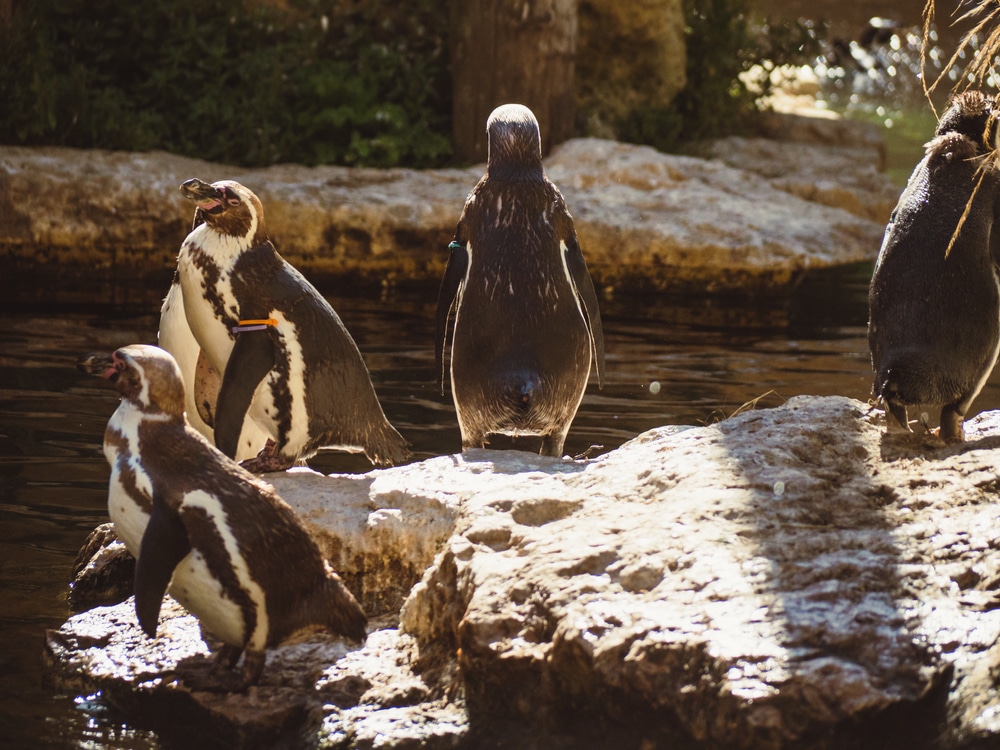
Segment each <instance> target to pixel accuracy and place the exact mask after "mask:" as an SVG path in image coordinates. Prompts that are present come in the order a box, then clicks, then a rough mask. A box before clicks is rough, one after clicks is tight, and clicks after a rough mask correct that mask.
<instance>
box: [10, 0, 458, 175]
mask: <svg viewBox="0 0 1000 750" xmlns="http://www.w3.org/2000/svg"><path fill="white" fill-rule="evenodd" d="M286 5H287V6H288V7H286V8H284V9H282V10H276V9H274V8H273V7H270V6H267V5H251V4H249V3H247V4H245V7H244V6H241V4H240V3H237V2H234V0H144V2H142V3H136V2H133V0H31V2H27V3H23V4H21V5H18V6H16V9H15V13H14V19H13V22H12V24H11V25H10V26H9V27H8V28H6V29H0V100H2V101H4V102H5V106H4V108H3V109H2V110H0V142H2V143H8V144H22V145H43V144H46V145H64V146H75V147H82V148H92V147H97V148H107V149H122V150H138V151H141V150H148V149H154V148H155V149H164V150H167V151H171V152H174V153H180V154H186V155H190V156H196V157H200V158H203V159H208V160H211V161H218V162H223V163H230V164H238V165H245V166H259V165H266V164H273V163H276V162H281V161H287V162H297V163H302V164H320V163H327V164H330V163H337V164H349V165H368V166H393V165H397V164H406V165H409V166H436V165H439V164H442V163H444V162H445V161H446V160H447V159H448V157H449V155H450V150H451V144H450V110H451V106H450V102H449V101H448V99H447V97H448V94H447V93H446V92H448V91H449V88H450V87H449V84H448V69H447V66H448V60H447V54H446V50H447V47H446V44H445V40H446V39H447V32H448V29H447V23H448V20H447V14H442V13H441V12H440V5H441V3H440V1H439V0H412V1H411V2H408V3H395V2H393V0H325V1H324V0H289V2H288V3H286Z"/></svg>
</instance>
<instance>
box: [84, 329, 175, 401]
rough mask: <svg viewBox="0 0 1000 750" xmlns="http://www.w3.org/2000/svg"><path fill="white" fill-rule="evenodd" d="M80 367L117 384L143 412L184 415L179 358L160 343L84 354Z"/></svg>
mask: <svg viewBox="0 0 1000 750" xmlns="http://www.w3.org/2000/svg"><path fill="white" fill-rule="evenodd" d="M77 367H78V368H79V369H80V370H82V371H83V372H86V373H88V374H90V375H99V376H100V377H103V378H106V379H107V380H110V381H111V382H112V383H114V385H115V388H117V389H118V392H119V393H120V394H121V395H122V398H124V399H126V400H128V401H130V402H131V403H133V404H135V405H136V406H137V407H139V408H140V409H141V410H142V411H148V412H161V413H163V414H167V415H169V416H172V417H180V418H182V419H183V417H184V381H183V380H182V378H181V368H180V367H179V366H178V365H177V361H176V360H175V359H174V358H173V357H172V356H171V355H170V354H169V353H168V352H166V351H164V350H163V349H161V348H160V347H158V346H148V345H146V344H133V345H131V346H123V347H122V348H121V349H118V350H117V351H115V352H113V353H111V354H85V355H84V356H83V357H81V358H80V360H79V361H78V362H77Z"/></svg>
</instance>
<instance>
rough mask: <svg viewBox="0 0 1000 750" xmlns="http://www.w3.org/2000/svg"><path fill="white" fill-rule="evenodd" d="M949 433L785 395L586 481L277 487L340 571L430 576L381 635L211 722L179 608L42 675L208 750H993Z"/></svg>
mask: <svg viewBox="0 0 1000 750" xmlns="http://www.w3.org/2000/svg"><path fill="white" fill-rule="evenodd" d="M966 430H967V434H968V435H969V440H968V441H967V442H966V443H964V444H962V445H945V444H943V443H942V442H941V441H940V440H939V439H938V438H936V437H932V436H927V435H925V436H920V435H911V434H903V433H891V434H887V433H886V432H885V424H884V417H883V415H882V413H881V412H879V411H876V410H873V409H871V408H870V407H869V406H867V405H865V404H862V403H860V402H857V401H854V400H851V399H846V398H839V397H829V398H811V397H798V398H795V399H792V400H790V401H788V402H787V403H786V404H785V405H784V406H782V407H780V408H777V409H771V410H761V411H750V412H745V413H743V414H740V415H738V416H736V417H733V418H730V419H728V420H725V421H723V422H720V423H718V424H714V425H710V426H704V427H696V428H687V429H684V428H660V429H657V430H653V431H651V432H648V433H645V434H643V435H641V436H639V437H638V438H636V439H634V440H633V441H631V442H629V443H627V444H625V445H623V446H622V447H621V448H619V449H617V450H615V451H612V452H610V453H608V454H606V455H604V456H601V457H599V458H597V459H594V460H590V461H570V460H558V459H551V458H545V457H540V456H535V455H530V454H525V453H516V452H503V451H470V452H468V453H466V454H464V455H461V456H450V457H442V458H437V459H432V460H430V461H426V462H423V463H419V464H414V465H411V466H404V467H397V468H392V469H385V470H379V471H375V472H371V473H370V474H369V475H365V476H363V477H359V478H354V479H351V480H347V479H345V478H344V477H339V476H338V477H331V478H328V479H327V478H318V477H316V476H315V475H313V474H294V473H293V474H288V475H285V476H284V477H281V481H282V482H283V484H282V486H281V490H282V492H283V493H284V494H285V496H286V498H289V499H290V500H291V502H292V503H293V505H295V506H296V507H298V508H299V510H300V511H301V512H303V513H304V514H305V515H306V516H307V517H308V518H309V519H310V522H311V523H313V524H315V525H317V527H319V526H322V527H323V528H324V532H323V533H324V534H327V535H329V537H330V539H328V541H327V545H328V546H327V548H328V549H331V548H332V547H331V545H333V546H336V545H337V544H340V545H341V546H342V547H343V549H342V551H341V558H340V559H341V560H347V559H350V558H351V557H352V554H353V552H352V551H351V549H350V548H351V547H354V546H357V547H360V548H366V549H368V551H369V553H368V554H369V557H368V559H375V558H376V557H377V555H376V551H377V550H380V551H379V552H378V554H380V555H382V559H384V560H385V561H386V562H385V564H386V565H387V566H388V567H392V565H393V564H395V563H393V560H396V559H397V558H398V559H400V560H405V561H406V562H404V563H400V569H406V570H415V569H416V568H417V567H419V565H418V564H417V562H416V561H417V560H418V559H428V557H433V559H432V561H431V563H430V565H429V567H428V568H427V570H426V572H425V573H424V575H423V577H422V580H421V581H420V582H419V584H418V585H416V586H415V587H414V588H413V590H412V592H411V593H410V594H409V596H408V598H407V600H406V603H405V605H404V606H403V609H402V614H401V618H400V624H399V627H396V623H395V621H393V620H392V619H391V618H390V619H386V620H383V621H382V622H381V623H376V629H375V632H373V633H372V634H371V635H370V637H369V639H368V643H367V644H365V646H364V647H363V648H361V649H355V650H351V651H345V649H344V648H343V645H342V644H337V643H333V644H330V643H325V642H322V641H316V640H311V641H307V642H306V643H305V644H299V645H293V646H288V647H283V648H281V649H276V650H274V651H273V652H271V654H270V655H269V659H268V665H267V668H266V670H265V673H264V679H263V681H262V684H261V686H260V687H259V688H256V689H254V690H252V691H251V692H250V693H248V694H247V695H246V696H233V697H231V698H219V697H212V696H207V695H206V694H201V693H190V691H187V690H186V689H185V688H184V687H183V685H182V684H181V683H180V682H178V680H177V679H176V675H181V676H183V674H184V673H185V671H186V670H197V669H203V668H204V654H205V652H206V649H207V647H206V645H205V642H204V641H203V640H202V638H201V636H200V634H199V632H198V628H197V624H196V623H195V621H194V620H193V619H192V618H190V616H188V615H186V614H185V613H184V612H183V610H180V609H179V608H175V609H171V610H170V616H169V618H168V619H167V621H166V622H165V623H163V624H161V633H165V634H167V635H169V639H167V638H162V637H161V638H160V639H158V640H157V641H148V640H147V639H143V638H142V637H141V633H140V631H139V630H138V627H137V626H136V625H135V621H134V614H133V612H132V611H131V609H130V606H129V604H128V603H126V604H123V605H119V606H118V607H112V608H106V609H95V610H92V611H91V612H88V613H86V614H83V615H79V616H77V617H74V618H73V619H71V620H70V621H69V622H67V623H66V624H65V625H64V626H63V627H62V628H61V629H60V630H59V631H54V632H53V633H52V634H50V636H49V639H48V648H47V653H48V656H49V659H50V660H51V662H52V665H53V674H54V675H55V676H56V678H57V680H58V681H59V682H61V683H62V684H65V685H68V686H70V687H75V688H77V689H81V690H91V691H92V690H97V689H99V690H101V691H102V694H103V695H104V696H105V697H106V699H107V700H109V701H110V702H112V703H114V704H115V705H119V706H121V707H123V708H125V709H126V710H128V711H130V712H133V713H132V714H130V715H141V716H144V717H159V720H160V721H165V722H167V723H168V724H169V725H170V726H172V727H173V728H174V729H175V730H176V729H178V728H180V727H183V726H184V724H185V721H187V720H191V721H193V719H194V717H196V716H197V717H198V720H199V721H202V722H208V723H209V724H211V725H212V726H215V727H216V728H218V730H219V731H220V732H222V733H223V734H224V735H225V736H226V737H228V738H235V740H233V741H232V742H231V744H232V745H233V746H238V745H240V744H242V746H254V742H257V741H259V740H260V738H261V737H274V736H279V735H281V736H285V735H287V734H288V733H289V732H298V733H300V734H302V733H306V734H307V735H308V737H309V739H310V741H311V742H315V743H316V744H319V745H320V746H324V747H345V748H346V747H400V746H421V747H429V748H443V747H449V748H450V747H456V746H462V747H476V746H501V747H527V748H530V747H539V748H541V747H566V748H569V747H667V746H683V747H704V748H718V747H726V748H754V749H757V748H839V747H852V748H882V747H908V748H930V747H945V748H980V747H992V746H996V744H997V743H1000V719H998V718H997V717H998V716H1000V692H998V690H997V685H996V674H997V673H998V670H1000V642H998V639H1000V606H998V604H1000V601H998V598H997V590H998V588H1000V584H998V581H1000V575H998V573H997V571H998V570H1000V544H998V543H997V542H996V539H995V537H996V529H997V524H998V522H1000V498H998V495H997V488H998V487H1000V469H998V468H997V467H998V466H1000V437H998V433H1000V414H998V413H991V414H988V415H982V416H980V417H979V418H977V419H974V420H970V421H969V422H968V423H967V425H966ZM325 482H328V483H329V487H328V491H326V492H324V489H323V485H324V483H325ZM345 482H347V483H353V484H351V487H352V488H353V489H352V488H347V489H345ZM299 484H301V487H302V490H303V491H302V492H301V493H299V492H297V491H296V490H295V487H296V485H299ZM342 504H343V505H346V506H351V507H356V509H355V510H350V511H348V512H347V513H346V515H338V514H340V511H339V510H337V508H338V506H340V505H342ZM366 505H367V508H365V506H366ZM364 510H366V512H367V516H366V515H365V512H364ZM347 517H355V518H356V519H357V520H355V521H353V522H347V521H345V520H344V518H347ZM365 517H367V518H369V519H371V522H370V524H368V522H364V521H362V520H361V519H363V518H365ZM389 519H392V520H389ZM411 521H412V524H410V522H411ZM365 525H370V526H371V528H372V529H377V528H378V527H379V526H385V527H387V528H391V529H392V533H389V534H385V535H380V534H378V533H372V534H370V536H369V537H368V538H367V539H366V538H365V533H366V532H365V531H364V529H363V528H362V529H361V530H360V531H359V528H360V527H361V526H365ZM407 525H413V526H415V527H417V528H414V529H411V530H406V529H405V527H406V526H407ZM421 528H424V529H426V532H422V531H421V530H420V529H421ZM331 540H336V541H331ZM442 540H443V541H442ZM435 547H439V551H438V552H437V553H436V554H430V553H431V548H435ZM411 548H412V549H411ZM414 550H416V552H415V553H414ZM372 565H373V568H377V567H378V566H377V565H375V564H374V563H373V564H372ZM378 575H381V573H379V574H378ZM355 584H357V581H355ZM363 585H364V586H367V585H368V584H363ZM303 654H308V656H306V657H304V656H303ZM178 707H179V708H178ZM240 717H244V718H240ZM250 717H252V718H253V721H250V720H249V719H250ZM268 717H271V718H268Z"/></svg>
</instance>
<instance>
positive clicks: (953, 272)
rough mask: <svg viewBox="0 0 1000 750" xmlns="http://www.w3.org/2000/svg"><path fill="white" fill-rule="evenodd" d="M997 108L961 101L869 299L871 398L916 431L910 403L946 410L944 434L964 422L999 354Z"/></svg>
mask: <svg viewBox="0 0 1000 750" xmlns="http://www.w3.org/2000/svg"><path fill="white" fill-rule="evenodd" d="M996 116H997V105H996V102H995V101H994V100H992V99H988V98H987V97H985V96H984V95H983V94H982V93H980V92H978V91H970V92H966V93H964V94H961V95H959V96H958V97H957V98H956V99H955V100H954V101H953V102H952V103H951V104H950V106H949V108H948V110H947V111H946V112H945V113H944V115H943V116H942V118H941V121H940V122H939V124H938V126H937V129H936V130H935V134H934V138H933V139H932V140H931V141H930V142H929V143H927V145H926V147H925V149H926V154H925V156H924V158H923V159H922V160H921V162H920V163H919V164H918V165H917V167H916V168H915V169H914V171H913V174H912V175H911V176H910V179H909V181H908V183H907V186H906V189H905V190H904V191H903V193H902V195H901V196H900V199H899V202H898V203H897V205H896V208H895V209H894V211H893V213H892V216H891V217H890V219H889V223H888V226H887V227H886V230H885V236H884V238H883V241H882V247H881V250H880V251H879V255H878V259H877V260H876V263H875V271H874V273H873V275H872V280H871V285H870V287H869V293H868V307H869V323H868V344H869V347H870V349H871V357H872V369H873V370H874V372H875V379H874V384H873V386H872V392H873V395H874V396H875V397H876V398H877V399H880V400H881V401H882V402H883V403H884V404H885V406H886V408H887V410H888V412H889V413H890V414H891V415H892V417H893V419H894V420H895V421H897V422H898V423H899V424H900V425H902V426H903V427H904V428H905V429H907V430H909V429H910V427H909V422H908V417H907V406H911V405H918V404H927V405H935V406H941V407H942V408H941V426H940V436H941V437H942V438H944V439H945V440H947V441H961V440H963V439H964V430H963V422H964V420H965V415H966V412H967V411H968V409H969V406H970V405H971V403H972V401H973V399H975V397H976V395H977V394H978V393H979V391H980V390H981V389H982V387H983V384H984V383H985V382H986V379H987V378H988V377H989V375H990V372H991V371H992V370H993V367H994V365H995V364H996V361H997V354H998V351H1000V280H998V276H997V267H996V262H997V260H1000V233H997V232H994V231H993V226H994V224H995V223H996V222H997V219H998V218H1000V201H998V198H1000V173H998V169H997V165H996V161H995V157H994V155H993V152H994V149H995V148H996V122H995V118H996Z"/></svg>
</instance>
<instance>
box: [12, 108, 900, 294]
mask: <svg viewBox="0 0 1000 750" xmlns="http://www.w3.org/2000/svg"><path fill="white" fill-rule="evenodd" d="M790 118H791V116H789V117H786V118H784V119H781V120H780V122H781V123H782V125H781V127H777V126H776V127H774V128H772V130H773V134H774V138H770V139H768V138H752V139H746V138H735V139H726V140H723V141H717V142H714V143H713V144H711V145H710V147H706V148H705V150H704V153H705V158H696V157H693V156H677V155H668V154H663V153H659V152H657V151H655V150H653V149H651V148H648V147H641V146H633V145H629V144H624V143H617V142H614V141H608V140H599V139H593V138H589V139H576V140H571V141H568V142H567V143H564V144H562V145H561V146H559V147H558V148H557V149H556V150H555V151H554V152H553V153H552V154H551V155H550V156H548V158H547V159H546V169H547V171H548V173H549V175H550V177H551V178H552V179H553V180H554V181H555V182H556V184H557V185H559V187H560V188H561V189H562V191H563V193H564V195H565V197H566V200H567V203H568V205H569V207H570V210H571V211H572V213H573V215H574V217H575V220H576V227H577V232H578V234H579V237H580V241H581V244H582V246H583V248H584V253H585V255H586V257H587V262H588V264H589V266H590V269H591V273H592V275H593V276H594V279H595V282H596V283H597V284H598V286H599V287H604V288H608V289H626V290H640V291H641V290H669V291H679V292H690V291H695V292H698V293H704V292H706V291H715V292H732V291H737V290H739V291H744V292H746V291H750V292H761V291H778V290H783V289H788V288H789V287H790V286H791V285H792V284H794V283H795V282H796V281H797V280H798V279H800V278H801V276H802V274H803V273H804V272H806V271H807V270H809V269H813V268H826V267H831V266H840V265H846V264H852V263H857V262H862V261H871V260H873V259H874V257H875V255H876V254H877V252H878V248H879V244H880V242H881V237H882V233H883V230H884V228H885V224H886V221H887V220H888V218H889V214H890V212H891V210H892V207H893V206H894V205H895V202H896V199H897V197H898V195H899V192H900V190H899V187H898V186H895V185H893V184H892V183H891V182H890V181H889V179H888V178H887V177H886V176H885V174H884V173H882V172H881V171H879V170H880V168H881V165H882V163H883V161H884V145H883V144H882V141H881V137H880V136H879V135H878V133H877V131H875V132H873V129H872V127H873V126H866V125H862V124H859V123H847V122H844V121H836V120H823V119H818V118H804V117H799V118H798V120H799V121H801V122H804V123H807V124H808V126H804V125H802V124H801V123H800V124H799V125H798V126H795V125H794V124H793V123H795V122H796V120H795V118H791V119H790ZM482 173H483V167H482V166H477V167H472V168H469V169H443V170H428V171H415V170H407V169H390V170H375V169H348V168H343V167H315V168H307V167H302V166H296V165H279V166H274V167H269V168H266V169H255V170H250V169H240V168H236V167H229V166H225V165H220V164H212V163H208V162H204V161H199V160H196V159H189V158H184V157H180V156H175V155H171V154H166V153H143V154H135V153H116V152H107V151H96V150H91V151H76V150H72V149H58V148H40V149H29V148H18V147H8V146H0V262H2V263H3V265H4V267H5V268H7V269H9V271H13V273H8V274H7V275H6V276H5V277H4V278H6V279H8V283H7V284H5V285H4V284H2V283H0V289H3V290H4V293H5V295H6V297H7V298H10V299H15V298H16V299H20V298H23V297H24V295H25V294H29V293H30V292H31V291H32V290H33V289H41V290H45V291H44V293H45V294H51V289H52V286H53V282H54V281H63V282H64V283H68V282H72V283H76V284H80V285H84V286H87V285H90V287H92V286H93V284H94V283H109V282H110V283H112V284H113V283H114V282H115V280H117V281H118V284H119V285H120V286H124V287H126V288H129V289H131V288H134V287H135V286H136V284H135V281H136V279H137V278H142V277H143V276H147V277H149V276H156V277H158V281H159V283H158V284H156V285H154V286H155V288H157V289H161V288H162V287H163V285H164V284H165V283H166V281H165V280H164V279H163V278H159V277H164V276H166V278H169V273H170V272H171V271H172V269H173V267H174V263H175V259H176V255H177V251H178V249H179V247H180V244H181V242H182V241H183V239H184V237H185V236H186V234H187V232H188V230H189V228H190V224H191V207H190V204H188V203H187V202H186V201H184V200H183V199H182V198H181V197H180V194H179V192H178V189H177V188H178V186H179V185H180V183H181V182H182V181H184V180H186V179H188V178H190V177H200V178H201V179H204V180H208V181H215V180H221V179H236V180H239V181H241V182H243V183H245V184H246V185H247V186H248V187H250V188H252V189H253V190H254V191H255V192H256V193H257V195H258V196H260V198H261V200H262V201H263V204H264V209H265V213H266V218H267V225H268V228H269V231H270V234H271V236H272V238H273V239H274V240H275V243H276V244H277V246H278V248H279V250H280V251H281V252H282V254H283V255H285V257H286V258H287V259H288V260H289V261H290V262H292V263H293V264H294V265H296V266H297V267H298V268H299V269H300V270H302V271H303V272H304V273H305V274H306V275H307V276H310V277H311V278H313V279H334V280H336V279H341V280H343V279H352V280H360V281H375V282H378V283H389V284H393V283H404V282H426V281H428V280H434V281H436V280H438V279H439V278H440V276H441V274H442V273H443V270H444V264H445V262H446V260H447V246H448V242H449V241H450V240H451V238H452V236H453V234H454V230H455V225H456V223H457V222H458V217H459V214H460V213H461V210H462V206H463V204H464V202H465V198H466V196H467V195H468V193H469V191H470V190H471V189H472V187H473V186H474V185H475V183H476V181H477V180H478V179H479V177H480V176H481V175H482ZM28 273H35V274H39V273H41V274H44V276H45V280H46V283H45V284H43V285H39V284H35V285H31V284H24V283H20V282H19V281H18V277H19V275H24V274H28ZM87 288H89V287H87ZM39 293H41V292H39ZM160 294H162V292H160Z"/></svg>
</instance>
